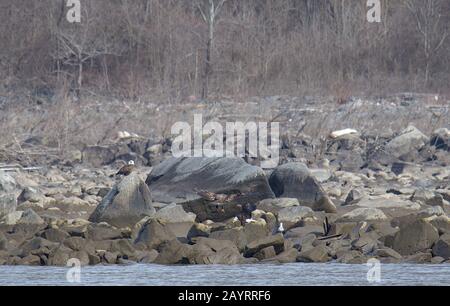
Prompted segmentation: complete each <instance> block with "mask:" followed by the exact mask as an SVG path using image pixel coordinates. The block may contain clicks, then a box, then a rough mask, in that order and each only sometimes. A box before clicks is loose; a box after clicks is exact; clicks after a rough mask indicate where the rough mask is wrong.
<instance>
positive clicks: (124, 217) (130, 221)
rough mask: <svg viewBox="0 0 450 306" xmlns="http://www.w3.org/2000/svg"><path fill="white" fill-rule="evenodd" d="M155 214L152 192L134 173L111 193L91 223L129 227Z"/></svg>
mask: <svg viewBox="0 0 450 306" xmlns="http://www.w3.org/2000/svg"><path fill="white" fill-rule="evenodd" d="M154 213H155V209H154V208H153V206H152V198H151V195H150V190H149V189H148V187H147V185H146V184H145V183H144V182H143V181H142V180H141V179H140V177H139V175H138V174H134V173H133V174H131V175H129V176H127V177H125V178H124V179H123V180H122V181H121V182H120V183H118V184H117V185H115V186H114V187H113V188H112V189H111V190H110V191H109V193H108V194H107V195H106V196H105V197H104V198H103V200H102V202H101V203H100V204H99V205H98V206H97V208H96V209H95V211H94V212H93V213H92V215H91V216H90V217H89V221H91V222H97V223H98V222H107V223H109V224H111V225H114V226H117V227H127V226H133V225H134V224H136V223H137V222H138V221H140V220H141V219H142V218H144V217H145V216H151V215H153V214H154Z"/></svg>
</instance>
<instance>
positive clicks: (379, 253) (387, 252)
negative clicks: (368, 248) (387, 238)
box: [374, 247, 402, 259]
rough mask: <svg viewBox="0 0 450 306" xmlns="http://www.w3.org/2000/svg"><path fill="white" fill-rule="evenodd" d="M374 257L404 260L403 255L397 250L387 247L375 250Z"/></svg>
mask: <svg viewBox="0 0 450 306" xmlns="http://www.w3.org/2000/svg"><path fill="white" fill-rule="evenodd" d="M374 255H375V256H376V257H391V258H395V259H402V255H400V254H399V253H397V252H396V251H395V250H393V249H391V248H386V247H385V248H381V249H377V250H375V252H374Z"/></svg>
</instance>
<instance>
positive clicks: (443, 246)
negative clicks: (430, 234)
mask: <svg viewBox="0 0 450 306" xmlns="http://www.w3.org/2000/svg"><path fill="white" fill-rule="evenodd" d="M433 255H434V256H440V257H442V258H444V259H445V260H448V259H450V234H445V235H442V236H441V238H440V239H439V240H438V241H437V242H436V244H435V245H434V247H433Z"/></svg>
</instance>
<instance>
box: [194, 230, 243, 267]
mask: <svg viewBox="0 0 450 306" xmlns="http://www.w3.org/2000/svg"><path fill="white" fill-rule="evenodd" d="M195 242H196V243H195V245H194V246H193V248H192V254H191V257H190V259H189V262H190V263H192V264H222V265H233V264H239V263H241V262H242V260H243V257H242V256H241V254H240V253H239V250H238V249H237V247H236V246H235V245H234V243H232V242H230V241H223V240H222V241H221V240H215V239H211V238H204V237H200V238H198V239H196V241H195Z"/></svg>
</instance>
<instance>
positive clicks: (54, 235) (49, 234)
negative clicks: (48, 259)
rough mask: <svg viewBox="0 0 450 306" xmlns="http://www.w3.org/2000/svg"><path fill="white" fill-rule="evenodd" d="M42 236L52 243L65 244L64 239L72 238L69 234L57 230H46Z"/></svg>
mask: <svg viewBox="0 0 450 306" xmlns="http://www.w3.org/2000/svg"><path fill="white" fill-rule="evenodd" d="M41 236H42V238H45V239H47V240H49V241H52V242H63V241H64V239H66V238H68V237H70V235H69V233H67V232H66V231H63V230H60V229H57V228H49V229H47V230H45V231H44V232H43V233H42V235H41Z"/></svg>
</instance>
